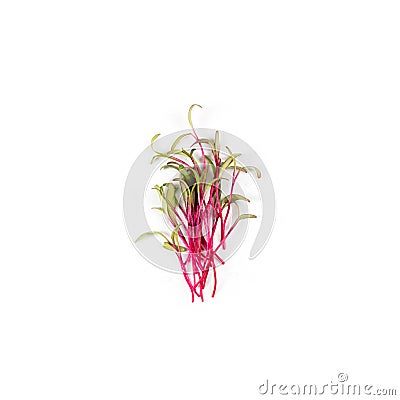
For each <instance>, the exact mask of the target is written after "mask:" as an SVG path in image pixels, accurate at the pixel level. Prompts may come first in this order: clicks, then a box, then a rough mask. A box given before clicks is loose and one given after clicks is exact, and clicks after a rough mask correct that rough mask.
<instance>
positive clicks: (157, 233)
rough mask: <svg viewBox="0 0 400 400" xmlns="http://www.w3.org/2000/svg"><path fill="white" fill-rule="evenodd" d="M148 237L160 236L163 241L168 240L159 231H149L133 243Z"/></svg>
mask: <svg viewBox="0 0 400 400" xmlns="http://www.w3.org/2000/svg"><path fill="white" fill-rule="evenodd" d="M150 235H160V236H162V237H163V238H164V239H165V240H167V241H168V240H169V239H168V237H167V236H166V235H165V234H164V233H162V232H159V231H149V232H145V233H142V234H141V235H140V236H139V237H138V238H137V239H136V240H135V243H136V242H137V241H139V240H141V239H143V238H144V237H146V236H150Z"/></svg>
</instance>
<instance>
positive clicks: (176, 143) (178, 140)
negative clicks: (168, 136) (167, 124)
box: [171, 133, 192, 151]
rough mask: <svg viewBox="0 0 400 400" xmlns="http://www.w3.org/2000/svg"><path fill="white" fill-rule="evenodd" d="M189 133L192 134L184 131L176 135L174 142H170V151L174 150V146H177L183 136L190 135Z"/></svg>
mask: <svg viewBox="0 0 400 400" xmlns="http://www.w3.org/2000/svg"><path fill="white" fill-rule="evenodd" d="M190 135H192V134H191V133H184V134H182V135H180V136H178V137H177V138H176V139H175V141H174V143H172V146H171V151H174V150H175V148H176V146H178V144H179V142H180V141H181V140H182V139H183V138H184V137H185V136H190Z"/></svg>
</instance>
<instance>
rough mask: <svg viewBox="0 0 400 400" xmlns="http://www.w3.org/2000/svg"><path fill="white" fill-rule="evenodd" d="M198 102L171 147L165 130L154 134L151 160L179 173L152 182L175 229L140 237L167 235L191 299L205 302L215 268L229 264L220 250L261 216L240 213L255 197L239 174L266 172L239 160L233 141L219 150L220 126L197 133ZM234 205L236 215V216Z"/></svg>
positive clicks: (165, 240) (167, 246) (168, 246)
mask: <svg viewBox="0 0 400 400" xmlns="http://www.w3.org/2000/svg"><path fill="white" fill-rule="evenodd" d="M194 107H201V106H199V105H198V104H193V105H192V106H190V108H189V111H188V121H189V125H190V128H191V130H190V131H189V132H187V133H184V134H182V135H180V136H179V137H177V138H176V140H175V141H174V142H173V143H172V144H171V148H170V150H169V151H168V152H166V153H163V152H160V151H158V150H157V148H156V139H157V138H158V137H159V135H160V134H157V135H155V136H154V137H153V138H152V139H151V147H152V149H153V151H154V153H155V155H154V157H153V158H152V160H151V162H154V161H155V160H157V159H164V160H165V161H166V163H164V164H163V165H162V166H161V168H160V169H172V170H175V171H176V173H177V176H176V177H175V178H174V179H172V181H171V182H165V183H163V184H162V185H155V186H154V187H153V189H154V190H155V191H156V192H157V193H158V197H159V201H160V204H159V206H158V207H153V209H154V210H155V212H161V213H162V214H163V215H164V217H165V219H166V221H167V222H168V225H169V227H170V228H171V229H169V233H164V232H159V231H150V232H145V233H143V234H142V235H140V236H139V237H138V238H137V239H136V241H138V240H141V239H142V238H144V237H145V236H147V235H157V236H159V237H161V238H162V240H163V246H164V248H165V249H166V250H169V251H173V252H175V254H176V256H177V259H178V262H179V264H180V268H181V270H182V273H183V276H184V278H185V280H186V283H187V285H188V286H189V289H190V292H191V296H192V302H193V301H194V299H195V296H196V297H199V298H200V299H201V301H204V288H205V286H206V283H207V279H208V277H209V274H210V275H211V274H212V275H213V289H212V297H214V296H215V293H216V289H217V274H216V267H217V265H219V264H225V261H224V260H223V259H222V257H221V256H220V255H219V254H218V251H219V250H221V249H225V248H226V246H227V243H226V240H227V238H228V237H229V236H230V235H231V234H232V232H233V231H234V229H235V228H236V226H237V224H238V223H239V222H240V221H242V220H244V219H247V218H256V216H255V215H253V214H246V213H244V214H240V202H250V200H249V199H247V198H246V197H245V196H243V195H241V194H238V193H235V192H234V191H235V184H236V182H237V179H238V177H239V175H240V174H243V173H248V172H249V171H253V172H255V174H256V176H257V178H260V177H261V172H260V170H259V169H258V168H257V167H255V166H242V165H238V158H239V157H240V153H233V151H232V150H231V149H230V148H229V147H228V146H226V150H227V151H226V152H225V151H222V150H221V149H220V134H219V131H216V132H215V136H214V139H213V140H212V139H207V138H199V137H198V135H197V133H196V129H195V128H194V126H193V122H192V110H193V108H194ZM188 136H191V137H192V138H193V143H192V145H191V147H190V148H189V149H185V148H179V144H180V143H181V141H182V139H183V138H185V137H188ZM222 181H227V182H225V183H227V184H228V187H229V189H228V194H225V193H224V192H223V190H222ZM234 207H235V209H236V210H235V211H236V214H237V217H236V218H234V219H233V215H234V213H233V211H232V210H233V208H234Z"/></svg>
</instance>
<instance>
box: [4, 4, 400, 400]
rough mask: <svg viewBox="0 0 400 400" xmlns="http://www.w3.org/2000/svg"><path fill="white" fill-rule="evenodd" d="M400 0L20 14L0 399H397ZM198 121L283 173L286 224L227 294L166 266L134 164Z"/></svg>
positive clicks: (9, 14) (44, 8) (77, 8)
mask: <svg viewBox="0 0 400 400" xmlns="http://www.w3.org/2000/svg"><path fill="white" fill-rule="evenodd" d="M399 19H400V3H399V2H398V1H367V0H363V1H338V0H336V1H247V2H243V1H242V2H234V1H197V2H191V1H176V0H170V1H148V2H133V1H82V0H80V1H63V2H62V1H56V2H55V1H35V2H29V1H25V2H24V1H7V0H6V1H2V3H1V6H0V40H1V48H0V57H1V63H0V69H1V73H0V82H1V87H0V101H1V103H0V134H1V142H0V171H1V172H0V173H1V187H0V190H1V197H0V199H1V200H0V202H1V208H0V235H1V237H0V239H1V241H0V243H1V253H0V257H1V259H0V263H1V276H0V324H1V325H0V339H1V340H0V398H1V399H2V400H11V399H21V400H22V399H23V400H30V399H41V400H44V399H52V400H53V399H57V400H58V399H68V400H69V399H85V400H86V399H96V400H100V399H121V400H124V399H161V398H168V399H188V398H190V399H222V398H226V399H257V398H261V396H260V395H259V394H258V392H257V388H258V386H259V385H260V384H261V383H263V382H264V381H265V380H266V379H267V378H269V379H270V382H271V381H272V382H275V383H288V384H292V383H307V382H308V383H321V384H322V383H329V382H330V381H331V380H335V378H336V376H337V373H338V372H345V373H348V374H349V377H350V381H352V382H353V383H370V384H374V385H377V386H382V387H393V386H394V387H398V389H400V381H399V375H398V371H399V355H400V351H399V337H400V335H399V333H400V332H399V311H398V310H399V309H398V307H399V267H400V263H399V261H400V255H399V239H400V237H399V236H400V235H399V233H400V232H399V226H400V211H399V209H400V208H399V204H400V190H399V172H400V158H399V150H400V149H399V128H400V118H399V109H400V94H399V93H400V73H399V71H400V57H399V44H400V24H399ZM194 102H196V103H200V104H202V105H203V107H204V110H199V111H196V116H195V119H196V124H197V125H198V126H202V127H210V128H219V129H222V130H225V131H227V132H230V133H233V134H236V135H238V136H241V137H242V138H244V139H245V140H246V141H247V142H248V143H249V144H250V145H251V146H253V147H255V148H256V149H257V151H258V152H259V154H260V156H261V157H262V158H263V159H264V160H265V163H266V165H267V168H268V170H269V172H270V174H271V177H272V180H273V182H274V186H275V191H276V199H277V216H276V223H275V228H274V232H273V234H272V237H271V240H270V242H269V243H268V245H267V247H266V249H265V251H264V252H263V253H262V254H261V255H260V256H259V257H258V258H257V259H256V260H254V261H252V262H249V261H248V259H247V250H246V249H245V248H243V249H241V251H240V252H239V253H237V254H236V256H235V257H234V258H233V259H232V260H231V261H230V263H229V264H228V265H226V267H225V268H223V269H222V268H221V269H220V270H219V271H218V272H219V279H220V282H221V284H220V286H219V290H218V293H217V296H216V298H215V299H210V298H207V299H206V302H205V303H204V304H201V303H199V302H197V303H195V304H191V303H190V295H189V292H188V290H187V288H186V286H185V283H184V281H183V278H182V277H181V276H177V275H172V274H169V273H166V272H164V271H161V270H159V269H157V268H154V267H152V266H151V265H150V264H147V263H146V262H145V261H144V260H143V259H142V258H141V257H140V256H139V254H137V253H136V251H135V249H134V248H133V247H132V245H131V243H130V241H129V239H128V237H127V234H126V232H125V227H124V223H123V218H122V194H123V187H124V181H125V178H126V176H127V173H128V170H129V168H130V166H131V164H132V162H133V161H134V159H135V157H136V156H137V155H138V154H139V152H140V151H141V150H142V149H143V148H144V147H145V146H147V144H148V142H149V139H150V138H151V137H152V136H153V135H154V134H155V133H158V132H161V133H169V132H173V131H177V130H180V129H185V128H186V127H187V121H186V112H187V107H188V106H189V105H190V104H191V103H194Z"/></svg>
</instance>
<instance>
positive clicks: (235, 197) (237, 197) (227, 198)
mask: <svg viewBox="0 0 400 400" xmlns="http://www.w3.org/2000/svg"><path fill="white" fill-rule="evenodd" d="M239 200H243V201H247V202H249V203H250V200H249V199H248V198H247V197H244V196H242V195H241V194H232V200H230V195H228V196H225V197H224V198H223V199H222V200H221V203H222V204H224V203H229V201H231V203H234V202H236V201H239Z"/></svg>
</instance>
